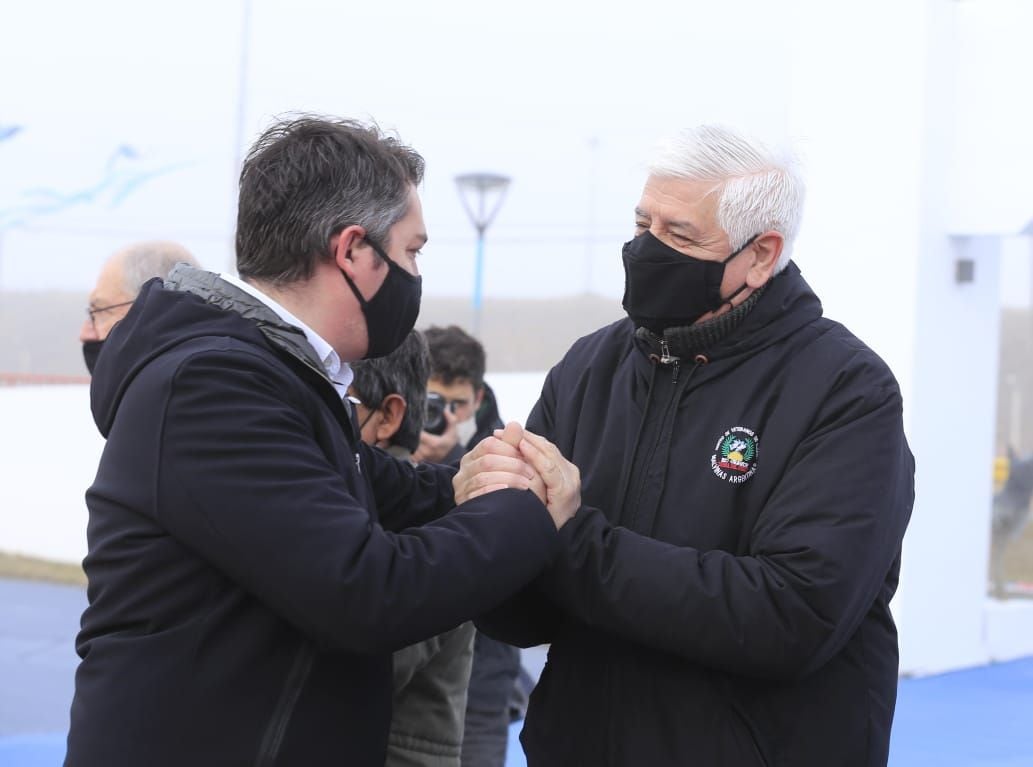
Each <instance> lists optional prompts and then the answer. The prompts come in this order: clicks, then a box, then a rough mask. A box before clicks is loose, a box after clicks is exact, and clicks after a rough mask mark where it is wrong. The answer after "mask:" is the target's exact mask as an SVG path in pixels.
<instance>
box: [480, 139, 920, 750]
mask: <svg viewBox="0 0 1033 767" xmlns="http://www.w3.org/2000/svg"><path fill="white" fill-rule="evenodd" d="M803 198H804V186H803V182H802V180H801V178H800V176H799V173H798V170H797V164H796V161H795V160H794V159H793V157H792V154H791V153H789V152H786V151H779V150H774V149H771V148H769V147H768V146H767V145H765V144H763V143H761V142H759V141H756V140H752V139H748V138H746V137H744V136H743V135H741V134H739V133H738V132H736V131H733V130H730V129H728V128H724V127H721V126H702V127H699V128H694V129H690V130H687V131H684V132H683V133H681V134H679V135H678V136H676V137H675V138H673V139H672V140H671V141H669V142H668V143H666V144H665V145H663V146H662V147H661V149H660V151H659V152H658V154H657V155H656V157H655V159H654V161H653V162H652V164H651V165H650V168H649V174H648V177H647V179H646V181H645V186H644V188H643V190H642V193H641V197H640V200H639V203H638V205H637V207H636V208H635V211H634V225H635V226H634V236H633V238H632V239H631V240H630V241H629V242H627V243H626V244H625V245H624V249H623V262H624V268H625V275H626V283H625V292H624V308H625V310H626V311H627V314H628V316H627V317H626V318H625V319H623V320H620V321H618V322H616V323H614V324H612V325H610V326H608V327H605V328H602V329H600V330H598V331H596V332H595V333H593V334H590V335H588V336H586V337H584V338H582V339H580V340H579V341H577V342H576V343H575V344H574V346H573V347H572V348H571V349H570V351H569V352H568V353H567V355H566V356H565V357H564V358H563V359H562V360H561V361H560V362H559V363H558V364H557V365H556V366H555V367H554V368H553V369H552V370H551V371H550V372H549V374H548V376H547V378H546V381H545V385H544V387H543V389H542V394H541V397H540V399H539V401H538V403H537V405H536V406H535V407H534V409H533V410H532V412H531V415H530V416H529V418H528V423H527V428H528V429H529V430H530V431H533V432H535V433H536V434H540V435H543V436H544V437H545V438H546V439H548V440H551V441H552V442H554V443H555V444H556V445H557V446H558V447H559V448H560V451H561V452H562V453H563V455H564V456H565V457H566V458H567V459H569V460H571V461H573V463H574V464H575V465H577V466H578V467H579V468H580V470H581V473H582V497H583V500H584V506H583V507H582V508H581V509H580V510H579V511H578V513H577V515H576V516H575V518H574V519H573V520H572V521H571V522H570V523H569V524H567V525H566V526H565V527H564V529H563V533H562V535H561V538H562V539H563V541H564V547H563V550H562V553H561V554H560V556H559V558H558V559H557V561H556V563H555V564H554V565H553V566H552V567H550V568H548V569H547V570H546V572H545V573H544V574H543V575H542V576H541V577H540V578H539V579H537V580H536V581H535V582H534V584H533V585H532V586H530V587H528V588H527V589H525V590H524V591H523V592H521V594H519V595H518V596H517V597H515V598H514V599H512V600H509V601H508V602H507V603H506V604H505V606H504V607H503V608H501V609H499V610H497V611H495V612H494V613H492V614H489V615H486V616H484V617H483V619H481V620H479V621H478V622H477V625H478V627H479V628H480V629H481V630H484V631H489V632H491V633H492V634H493V635H494V636H497V637H499V638H501V639H506V640H508V641H511V642H514V643H516V644H519V645H523V646H530V645H538V644H546V643H549V644H550V645H551V646H550V648H549V657H548V662H547V663H546V666H545V670H544V671H543V673H542V676H541V679H540V680H539V682H538V685H537V686H536V687H535V689H534V692H533V693H532V695H531V701H530V704H529V706H528V711H527V717H526V719H525V725H524V729H523V732H522V734H521V741H522V743H523V746H524V750H525V752H526V754H527V763H528V765H529V767H553V766H555V767H568V765H574V764H578V765H589V764H590V765H598V766H599V767H638V765H649V767H675V766H676V765H679V766H680V765H687V764H694V765H695V764H699V765H721V766H722V767H764V766H765V765H785V766H786V767H828V766H829V765H836V767H884V765H885V764H886V763H887V758H888V749H889V742H890V728H891V724H892V720H893V710H894V704H895V700H896V691H897V665H898V655H897V633H896V628H895V627H894V624H893V616H892V615H891V613H890V607H889V604H890V599H891V598H892V597H893V593H894V591H895V590H896V587H897V579H898V575H899V572H900V555H901V541H902V539H903V536H904V531H905V529H906V527H907V524H908V520H909V518H910V515H911V508H912V504H913V501H914V470H915V462H914V458H913V457H912V455H911V451H910V450H909V448H908V444H907V440H906V438H905V435H904V427H903V414H902V411H903V403H902V400H901V395H900V389H899V387H898V386H897V382H896V380H895V379H894V377H893V374H892V372H891V371H890V369H889V368H888V367H887V365H886V364H885V362H883V361H882V360H881V359H880V358H879V357H878V356H877V355H876V354H875V353H874V352H873V351H872V350H871V349H869V348H868V347H867V346H865V344H864V343H863V342H861V341H860V340H859V339H858V338H857V337H855V336H854V335H852V334H851V333H850V332H849V331H848V330H847V329H846V328H844V327H843V326H842V325H840V324H839V323H837V322H834V321H832V320H830V319H827V318H826V317H824V316H823V312H822V306H821V302H820V301H819V300H818V297H817V296H816V295H815V294H814V292H813V291H812V290H811V288H810V287H809V286H808V285H807V283H806V282H805V281H804V279H803V276H802V275H801V273H800V269H799V268H798V267H797V266H796V265H795V264H794V263H793V262H792V261H791V260H790V254H791V251H792V246H793V239H794V237H795V235H796V232H797V228H798V225H799V221H800V215H801V211H802V208H803ZM826 256H827V257H829V258H835V257H836V256H837V254H835V253H831V254H826ZM859 268H863V267H859ZM888 280H889V281H890V282H892V276H888ZM882 299H883V297H881V296H873V297H872V309H873V311H878V312H883V311H885V310H886V307H885V306H884V305H883V304H884V302H883V300H882ZM491 444H492V443H488V445H491Z"/></svg>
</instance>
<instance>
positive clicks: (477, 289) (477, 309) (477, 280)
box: [473, 228, 484, 338]
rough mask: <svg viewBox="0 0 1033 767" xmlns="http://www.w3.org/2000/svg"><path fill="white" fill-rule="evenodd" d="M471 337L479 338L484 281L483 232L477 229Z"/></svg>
mask: <svg viewBox="0 0 1033 767" xmlns="http://www.w3.org/2000/svg"><path fill="white" fill-rule="evenodd" d="M473 275H474V276H473V335H474V338H480V336H481V299H482V296H481V281H482V280H483V279H484V230H483V229H481V228H478V229H477V257H476V260H475V262H474V270H473Z"/></svg>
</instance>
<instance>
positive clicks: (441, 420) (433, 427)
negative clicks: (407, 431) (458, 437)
mask: <svg viewBox="0 0 1033 767" xmlns="http://www.w3.org/2000/svg"><path fill="white" fill-rule="evenodd" d="M446 407H448V401H447V400H446V399H445V398H444V397H442V396H441V395H440V394H438V393H437V392H432V391H429V392H427V414H426V416H424V419H423V430H424V431H426V432H429V433H430V434H438V435H440V434H443V433H444V432H445V426H447V425H448V421H446V420H445V408H446Z"/></svg>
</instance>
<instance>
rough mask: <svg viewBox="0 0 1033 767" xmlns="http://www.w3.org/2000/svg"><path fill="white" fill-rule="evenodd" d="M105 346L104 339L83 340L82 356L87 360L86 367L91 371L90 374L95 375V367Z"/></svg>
mask: <svg viewBox="0 0 1033 767" xmlns="http://www.w3.org/2000/svg"><path fill="white" fill-rule="evenodd" d="M103 346H104V342H103V341H83V342H82V356H83V359H84V360H85V361H86V369H87V370H89V371H90V375H93V368H94V367H96V365H97V357H98V356H99V355H100V350H101V348H103Z"/></svg>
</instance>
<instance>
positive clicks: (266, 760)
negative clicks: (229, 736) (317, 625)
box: [256, 642, 312, 767]
mask: <svg viewBox="0 0 1033 767" xmlns="http://www.w3.org/2000/svg"><path fill="white" fill-rule="evenodd" d="M311 670H312V648H311V647H309V644H308V643H307V642H304V643H302V645H301V647H300V648H298V653H297V654H296V655H295V656H294V663H293V664H292V665H291V669H290V671H289V672H288V673H287V680H286V682H285V683H284V685H283V692H281V693H280V700H279V701H277V703H276V709H275V710H274V711H273V716H272V718H271V719H270V720H269V726H268V727H266V729H265V735H263V736H262V744H261V746H260V748H259V750H258V760H257V762H256V764H257V765H258V767H271V765H274V764H276V757H277V756H279V753H280V747H281V746H282V745H283V737H284V735H286V734H287V725H288V724H289V723H290V720H291V715H292V714H293V713H294V707H295V706H296V705H297V704H298V698H300V697H301V690H302V688H304V686H305V682H307V681H308V676H309V672H311Z"/></svg>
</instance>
